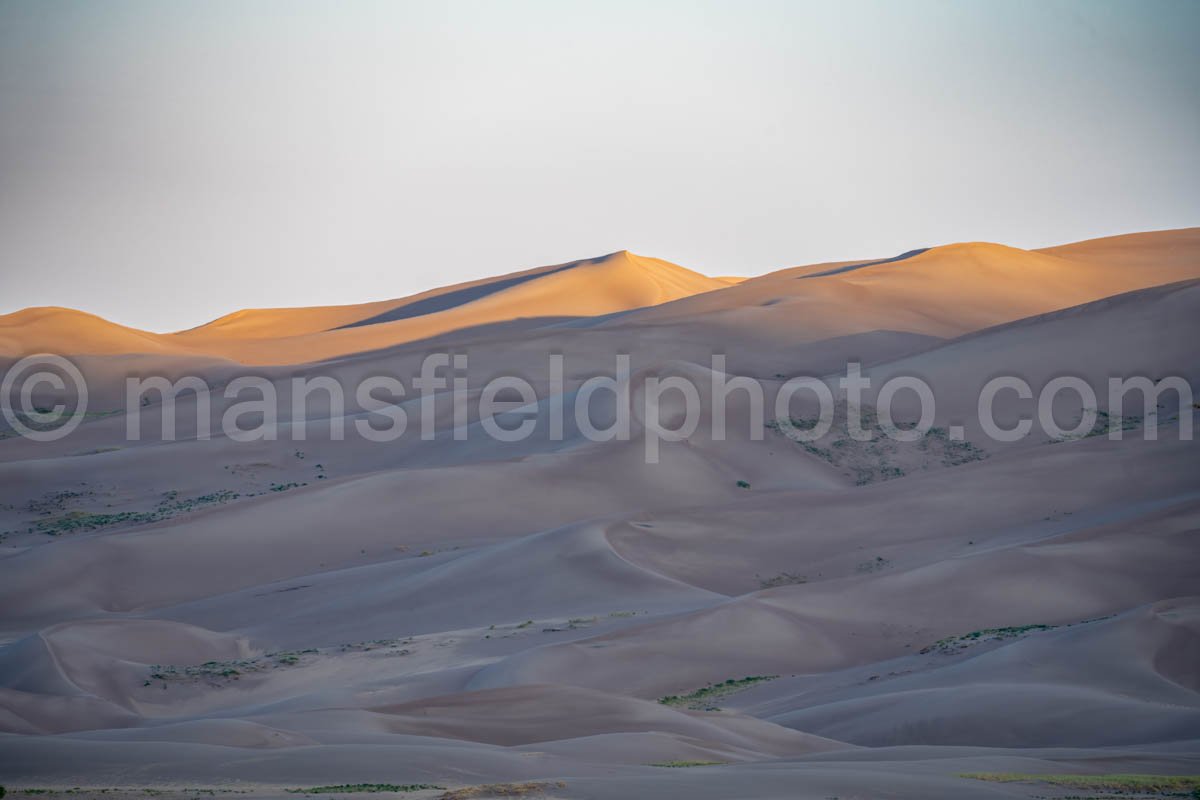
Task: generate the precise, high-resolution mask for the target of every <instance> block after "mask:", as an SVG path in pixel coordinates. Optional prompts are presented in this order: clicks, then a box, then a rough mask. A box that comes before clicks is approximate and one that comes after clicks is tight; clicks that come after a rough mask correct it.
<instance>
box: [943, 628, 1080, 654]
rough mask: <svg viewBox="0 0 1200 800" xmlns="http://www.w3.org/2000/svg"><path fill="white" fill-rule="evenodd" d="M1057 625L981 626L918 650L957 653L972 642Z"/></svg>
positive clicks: (995, 638)
mask: <svg viewBox="0 0 1200 800" xmlns="http://www.w3.org/2000/svg"><path fill="white" fill-rule="evenodd" d="M1057 627H1059V626H1057V625H1013V626H1010V627H1007V628H983V629H981V630H977V631H971V632H970V633H964V634H963V635H961V636H947V637H946V638H945V639H938V640H937V641H936V642H934V643H933V644H931V645H929V646H928V647H923V648H921V650H920V651H919V652H920V653H921V654H922V655H924V654H926V653H934V652H937V653H945V654H947V655H949V654H952V653H957V652H959V651H960V650H966V649H967V648H968V647H970V646H971V645H973V644H976V643H978V642H1002V641H1004V640H1006V639H1016V638H1019V637H1021V636H1024V635H1025V634H1027V633H1034V632H1036V631H1052V630H1054V629H1055V628H1057Z"/></svg>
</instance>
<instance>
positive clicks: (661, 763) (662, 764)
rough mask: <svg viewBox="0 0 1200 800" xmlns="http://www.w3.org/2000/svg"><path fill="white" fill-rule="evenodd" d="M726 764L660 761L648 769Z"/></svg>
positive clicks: (649, 765) (721, 762)
mask: <svg viewBox="0 0 1200 800" xmlns="http://www.w3.org/2000/svg"><path fill="white" fill-rule="evenodd" d="M724 763H726V762H724V761H659V762H657V763H654V764H647V765H646V766H648V767H673V768H677V769H678V768H684V767H717V766H720V765H722V764H724Z"/></svg>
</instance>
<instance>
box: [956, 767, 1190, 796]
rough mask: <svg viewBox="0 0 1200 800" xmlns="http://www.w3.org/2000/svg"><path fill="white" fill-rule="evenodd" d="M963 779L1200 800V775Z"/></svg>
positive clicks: (976, 775) (983, 775) (978, 775)
mask: <svg viewBox="0 0 1200 800" xmlns="http://www.w3.org/2000/svg"><path fill="white" fill-rule="evenodd" d="M959 777H960V778H971V779H972V780H977V781H994V782H997V783H1018V782H1020V783H1045V784H1049V785H1051V786H1065V787H1069V788H1072V789H1096V790H1104V791H1113V792H1134V791H1136V792H1158V793H1160V794H1164V793H1168V792H1171V793H1179V792H1191V793H1192V796H1193V797H1200V794H1197V792H1200V775H1127V774H1119V775H1033V774H1027V773H1021V772H964V773H961V774H960V775H959Z"/></svg>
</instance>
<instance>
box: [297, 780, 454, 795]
mask: <svg viewBox="0 0 1200 800" xmlns="http://www.w3.org/2000/svg"><path fill="white" fill-rule="evenodd" d="M445 788H446V787H445V786H434V785H433V784H432V783H342V784H338V785H337V786H311V787H309V788H307V789H288V790H287V791H288V792H290V793H292V794H353V793H355V792H368V793H374V792H423V791H426V790H427V789H441V790H445Z"/></svg>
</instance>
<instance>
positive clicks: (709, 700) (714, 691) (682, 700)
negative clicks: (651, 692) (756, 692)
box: [658, 675, 779, 711]
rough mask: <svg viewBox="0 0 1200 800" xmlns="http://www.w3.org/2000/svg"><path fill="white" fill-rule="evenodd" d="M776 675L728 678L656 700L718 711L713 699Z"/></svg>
mask: <svg viewBox="0 0 1200 800" xmlns="http://www.w3.org/2000/svg"><path fill="white" fill-rule="evenodd" d="M778 677H779V676H778V675H747V676H746V677H745V678H730V679H729V680H727V681H724V682H722V683H710V684H708V685H707V686H704V687H702V688H700V689H697V690H696V691H694V692H689V693H687V694H669V695H667V696H666V697H660V698H659V699H658V702H660V703H662V704H663V705H664V706H673V707H676V708H687V709H690V710H692V711H720V710H721V709H720V708H718V707H717V706H716V705H714V704H713V701H715V700H717V699H719V698H722V697H728V696H729V695H731V694H736V693H737V692H741V691H744V690H745V689H749V688H750V687H751V686H754V685H755V684H759V683H765V682H766V681H773V680H775V679H776V678H778Z"/></svg>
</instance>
